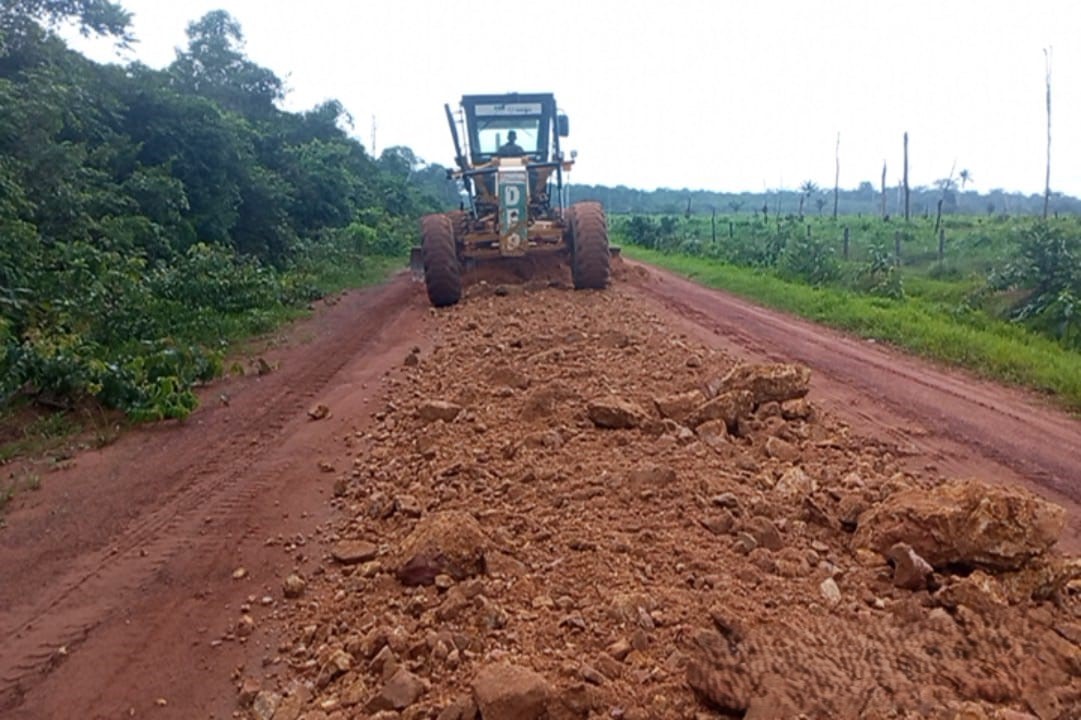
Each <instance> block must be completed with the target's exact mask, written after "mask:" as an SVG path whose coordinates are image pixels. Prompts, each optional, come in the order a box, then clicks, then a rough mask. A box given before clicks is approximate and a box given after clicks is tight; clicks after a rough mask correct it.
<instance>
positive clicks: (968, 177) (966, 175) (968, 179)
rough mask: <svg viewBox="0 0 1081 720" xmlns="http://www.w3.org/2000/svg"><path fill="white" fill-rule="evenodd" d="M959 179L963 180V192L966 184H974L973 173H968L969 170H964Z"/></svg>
mask: <svg viewBox="0 0 1081 720" xmlns="http://www.w3.org/2000/svg"><path fill="white" fill-rule="evenodd" d="M958 177H959V178H961V189H962V190H964V189H965V183H970V182H972V173H970V172H969V171H968V168H965V169H964V170H962V171H961V172H960V174H959V175H958Z"/></svg>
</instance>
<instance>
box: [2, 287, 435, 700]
mask: <svg viewBox="0 0 1081 720" xmlns="http://www.w3.org/2000/svg"><path fill="white" fill-rule="evenodd" d="M426 313H427V310H426V307H425V304H424V301H423V298H422V296H421V294H420V293H418V292H417V291H416V288H415V287H414V286H413V285H412V283H411V282H410V281H409V280H408V279H407V278H406V277H405V276H400V277H399V278H398V279H397V280H395V281H393V282H391V283H389V284H387V285H384V286H382V287H379V288H375V289H371V290H366V291H363V292H354V293H349V294H347V295H346V296H345V297H344V298H343V299H342V301H341V302H339V303H337V304H336V305H334V306H332V307H321V308H320V312H319V313H318V314H317V317H316V318H315V319H313V320H312V321H310V322H308V323H304V324H302V325H301V326H299V327H298V328H297V329H296V330H295V331H294V332H293V335H294V337H293V338H292V343H291V346H289V347H285V348H283V349H280V350H271V351H270V352H268V353H266V354H265V355H264V357H265V358H266V360H267V361H268V362H269V363H270V364H271V365H272V366H275V367H276V368H277V369H276V370H275V371H274V372H271V373H270V374H267V375H265V376H262V377H256V376H252V377H245V378H238V379H230V380H225V381H223V382H221V383H218V384H217V385H215V387H213V388H211V389H210V390H209V391H208V392H207V393H206V397H205V398H204V405H205V407H203V408H202V409H200V410H199V411H198V412H196V413H195V414H193V415H192V416H191V417H190V418H189V419H188V420H187V421H186V422H185V423H183V424H179V425H177V424H163V425H162V426H160V427H157V428H151V429H146V430H140V431H137V432H133V433H130V434H128V435H127V436H125V437H124V438H122V439H121V440H120V441H119V442H117V443H115V444H114V445H112V446H110V447H107V448H105V449H104V450H101V451H96V452H89V453H86V454H84V455H82V456H80V457H78V458H77V461H76V463H75V465H74V467H72V468H70V469H68V470H65V471H61V472H57V473H54V474H51V475H48V476H46V477H45V478H44V481H43V484H42V489H41V490H40V491H39V492H35V493H23V494H22V495H21V496H20V497H19V499H18V501H17V502H16V503H15V506H14V508H13V509H12V511H11V512H10V513H9V515H8V516H7V524H8V527H7V528H6V529H4V530H3V531H2V532H0V637H2V638H4V640H3V642H2V644H0V716H3V717H5V718H87V719H89V718H117V717H122V716H123V717H128V716H129V715H131V716H134V717H142V716H144V715H146V714H148V713H150V712H153V715H154V717H175V718H193V717H228V716H229V715H230V714H231V712H232V710H233V709H234V707H235V693H234V689H233V688H232V686H231V685H230V684H229V683H228V674H229V670H230V669H231V668H233V667H235V666H238V665H241V664H243V663H245V662H253V658H257V657H258V651H259V648H251V647H246V646H245V645H242V644H240V643H238V642H230V641H228V640H227V641H226V642H224V643H221V644H220V646H218V647H213V646H212V645H211V642H212V641H214V640H215V639H220V638H222V637H223V635H224V634H226V633H227V632H229V631H231V630H232V628H230V627H223V623H225V622H226V621H224V620H223V618H226V617H235V613H236V608H237V607H239V605H240V604H241V603H243V602H245V601H247V600H248V598H249V597H250V596H255V597H256V598H257V599H258V598H261V597H262V596H264V595H268V596H271V597H273V598H275V600H276V601H277V600H280V590H279V588H280V584H281V573H283V572H286V573H287V572H288V567H289V563H290V562H291V561H295V560H296V559H297V557H298V556H301V555H303V553H304V547H303V544H302V543H303V540H300V539H299V538H298V536H300V535H301V534H302V533H305V532H310V530H311V527H312V525H314V523H315V521H316V520H318V519H319V518H320V517H321V516H325V515H327V514H328V513H330V512H331V510H330V508H329V506H328V504H327V502H326V499H327V498H328V497H329V496H330V482H331V480H330V478H332V476H331V475H328V474H324V473H322V472H320V470H319V468H318V463H319V462H320V461H327V462H337V463H338V464H339V465H341V464H342V463H343V462H344V461H343V460H342V459H341V457H340V455H341V453H340V452H338V451H337V448H338V447H339V442H338V440H339V438H340V437H341V436H342V435H344V434H347V433H351V432H352V431H353V428H354V425H355V423H357V422H359V419H360V418H366V417H368V415H369V414H370V413H371V412H372V411H373V409H374V408H373V405H374V403H375V402H376V401H375V396H376V390H377V389H378V386H379V384H380V381H381V379H382V376H383V374H384V373H385V372H386V371H387V370H388V369H389V368H391V367H393V366H395V365H399V364H400V362H401V359H402V358H403V357H404V356H405V355H406V354H407V353H408V352H409V349H410V348H411V347H412V346H413V345H414V344H416V343H417V339H418V337H419V332H418V327H417V326H418V324H419V323H420V322H422V321H423V319H424V318H425V317H426ZM219 394H224V395H227V396H228V404H227V405H226V404H223V403H222V402H221V401H220V400H219V399H218V396H219ZM330 395H332V396H333V402H332V403H331V402H330V401H328V400H327V398H328V397H329V396H330ZM317 402H327V403H328V404H333V406H334V409H333V414H332V415H331V417H329V418H327V419H325V420H322V421H320V422H313V421H311V420H310V419H309V418H308V417H307V411H308V409H309V408H310V407H311V406H312V405H313V404H315V403H317ZM335 436H337V437H335ZM328 448H335V450H334V452H336V453H337V455H338V457H333V456H331V455H329V454H324V451H327V452H328V453H329V452H330V451H329V450H328ZM279 538H284V540H283V541H280V542H275V544H273V545H268V544H267V542H268V539H275V540H277V539H279ZM289 541H292V542H293V543H294V544H296V545H297V548H296V550H294V551H293V552H292V553H291V554H289V555H287V554H285V551H284V549H283V546H284V545H285V543H286V542H289ZM240 567H243V568H245V569H246V571H247V573H248V576H247V577H246V578H244V579H243V580H234V579H233V577H232V574H233V572H234V570H236V569H238V568H240ZM257 601H258V600H257ZM230 608H231V609H232V613H230V612H229V609H230ZM223 668H224V672H223V671H222V669H223ZM162 701H164V705H163V704H162Z"/></svg>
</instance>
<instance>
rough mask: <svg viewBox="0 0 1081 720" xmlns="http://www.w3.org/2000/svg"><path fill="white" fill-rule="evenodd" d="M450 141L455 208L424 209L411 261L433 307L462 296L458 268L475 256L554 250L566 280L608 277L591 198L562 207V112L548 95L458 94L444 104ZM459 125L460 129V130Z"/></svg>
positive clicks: (567, 161) (604, 230)
mask: <svg viewBox="0 0 1081 720" xmlns="http://www.w3.org/2000/svg"><path fill="white" fill-rule="evenodd" d="M444 109H445V110H446V115H447V123H448V125H449V126H450V133H451V137H452V139H453V141H454V151H455V165H456V167H455V168H452V169H450V170H448V172H447V176H448V178H449V179H451V180H454V181H456V182H457V183H459V187H460V188H461V195H462V203H461V208H460V209H459V210H456V211H453V212H448V213H440V214H435V215H426V216H425V217H423V218H422V219H421V222H420V246H419V247H415V248H413V254H412V257H411V262H410V264H411V265H412V266H413V268H414V269H415V270H417V271H420V270H423V273H424V283H425V285H426V287H427V291H428V299H429V300H430V301H431V303H432V305H434V306H436V307H445V306H448V305H453V304H455V303H457V302H458V300H459V299H461V296H462V271H463V268H466V267H470V266H472V265H475V264H477V263H482V262H496V261H506V260H508V259H512V258H525V257H531V256H538V255H557V256H560V257H562V258H564V259H565V260H566V262H567V263H568V264H569V265H570V268H571V275H572V277H573V280H574V287H575V288H577V289H602V288H604V287H605V286H606V285H607V284H608V275H609V258H610V256H609V252H610V250H609V247H608V226H607V222H606V219H605V216H604V209H603V208H602V207H601V204H600V203H597V202H579V203H574V204H573V205H570V206H569V207H564V205H565V201H564V184H563V175H564V173H567V172H569V171H570V170H571V167H572V166H573V164H574V157H575V153H571V154H570V156H569V157H568V156H565V155H564V152H563V150H562V148H561V147H560V139H561V138H565V137H567V135H568V134H569V121H568V119H567V116H566V115H564V114H563V113H561V112H559V111H558V110H557V108H556V101H555V97H554V96H553V95H552V94H551V93H533V94H518V93H511V94H507V95H465V96H463V97H462V101H461V108H460V110H459V112H457V113H455V112H454V111H452V110H451V107H450V105H449V104H447V105H444ZM459 128H460V129H461V132H460V133H459Z"/></svg>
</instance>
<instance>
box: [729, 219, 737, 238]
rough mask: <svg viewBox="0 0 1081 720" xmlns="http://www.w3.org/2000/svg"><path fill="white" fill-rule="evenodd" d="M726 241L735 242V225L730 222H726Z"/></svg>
mask: <svg viewBox="0 0 1081 720" xmlns="http://www.w3.org/2000/svg"><path fill="white" fill-rule="evenodd" d="M728 239H729V240H735V239H736V224H735V223H734V222H732V221H731V220H729V221H728Z"/></svg>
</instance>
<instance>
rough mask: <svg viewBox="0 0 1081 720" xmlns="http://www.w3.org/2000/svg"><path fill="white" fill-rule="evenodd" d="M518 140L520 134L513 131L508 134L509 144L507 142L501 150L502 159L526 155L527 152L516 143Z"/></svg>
mask: <svg viewBox="0 0 1081 720" xmlns="http://www.w3.org/2000/svg"><path fill="white" fill-rule="evenodd" d="M517 139H518V133H516V132H515V131H514V130H511V131H510V132H509V133H507V142H505V143H504V144H503V145H502V146H501V147H500V148H499V155H500V156H501V157H516V156H518V155H525V150H523V149H522V146H521V145H519V144H518V143H516V142H514V141H515V140H517Z"/></svg>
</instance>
